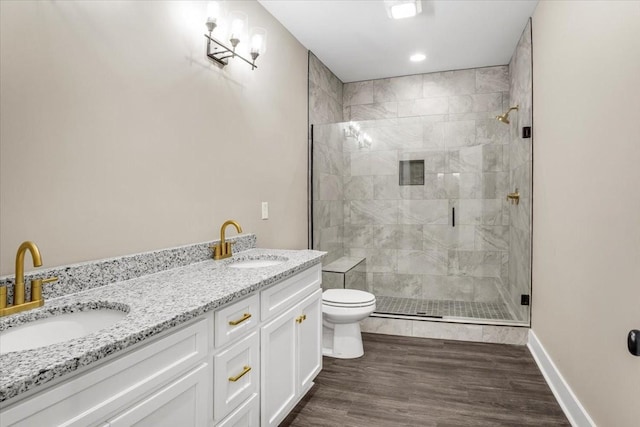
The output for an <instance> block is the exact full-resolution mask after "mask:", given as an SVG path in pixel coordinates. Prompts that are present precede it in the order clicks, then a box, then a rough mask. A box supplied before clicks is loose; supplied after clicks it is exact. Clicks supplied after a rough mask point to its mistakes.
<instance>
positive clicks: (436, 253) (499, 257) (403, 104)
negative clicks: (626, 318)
mask: <svg viewBox="0 0 640 427" xmlns="http://www.w3.org/2000/svg"><path fill="white" fill-rule="evenodd" d="M343 93H344V98H343V105H344V119H345V120H353V121H357V122H359V123H360V125H361V127H362V128H363V129H364V130H365V131H366V132H367V133H368V134H369V135H370V136H371V137H372V139H373V142H372V144H371V146H370V147H368V148H366V149H362V148H360V147H358V145H357V144H356V143H355V141H353V139H352V138H344V144H343V145H344V168H343V174H344V188H343V194H344V238H343V248H344V251H345V254H347V255H350V256H356V257H359V256H364V257H366V258H367V267H368V279H369V280H368V285H369V287H370V290H371V291H373V292H374V293H375V294H376V295H385V296H398V297H413V298H430V299H455V300H462V301H484V302H493V301H498V300H500V298H501V296H500V291H499V288H502V286H503V282H506V281H507V279H508V277H507V276H508V271H509V238H510V231H509V214H510V206H509V205H508V204H507V202H506V200H505V195H506V193H507V192H508V185H509V156H510V148H509V127H508V126H505V125H504V124H501V123H500V122H498V121H497V120H495V116H496V115H497V114H501V113H502V112H503V110H504V109H505V108H506V107H507V106H508V103H509V68H508V67H507V66H498V67H488V68H481V69H470V70H461V71H450V72H441V73H431V74H423V75H413V76H406V77H396V78H389V79H381V80H373V81H363V82H355V83H347V84H345V85H344V91H343ZM417 159H421V160H424V165H425V185H423V186H399V176H398V162H399V161H401V160H417ZM325 185H326V186H328V185H329V184H328V183H326V184H325ZM320 186H322V182H321V183H320ZM452 208H455V211H456V225H455V227H453V226H452V225H453V224H452V218H451V217H452Z"/></svg>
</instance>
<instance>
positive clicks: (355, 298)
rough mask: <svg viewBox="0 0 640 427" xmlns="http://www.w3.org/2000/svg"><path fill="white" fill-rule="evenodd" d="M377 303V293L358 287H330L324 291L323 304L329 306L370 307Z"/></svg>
mask: <svg viewBox="0 0 640 427" xmlns="http://www.w3.org/2000/svg"><path fill="white" fill-rule="evenodd" d="M375 303H376V297H375V295H373V294H371V293H369V292H365V291H359V290H357V289H328V290H326V291H324V292H323V293H322V304H323V305H326V306H329V307H368V306H371V305H374V304H375Z"/></svg>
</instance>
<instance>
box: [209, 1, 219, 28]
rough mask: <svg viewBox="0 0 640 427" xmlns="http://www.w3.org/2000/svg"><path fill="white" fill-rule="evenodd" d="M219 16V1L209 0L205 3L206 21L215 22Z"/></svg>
mask: <svg viewBox="0 0 640 427" xmlns="http://www.w3.org/2000/svg"><path fill="white" fill-rule="evenodd" d="M219 17H220V3H218V2H217V1H210V2H209V3H207V22H213V23H217V21H218V18H219Z"/></svg>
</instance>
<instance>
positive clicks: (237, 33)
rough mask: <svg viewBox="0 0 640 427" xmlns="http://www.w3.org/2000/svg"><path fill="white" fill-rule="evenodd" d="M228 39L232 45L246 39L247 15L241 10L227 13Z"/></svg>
mask: <svg viewBox="0 0 640 427" xmlns="http://www.w3.org/2000/svg"><path fill="white" fill-rule="evenodd" d="M228 21H229V41H230V42H231V44H232V45H234V46H235V45H236V44H238V43H240V42H243V41H246V40H247V27H248V25H247V21H248V18H247V15H246V14H245V13H243V12H239V11H233V12H230V13H229V18H228Z"/></svg>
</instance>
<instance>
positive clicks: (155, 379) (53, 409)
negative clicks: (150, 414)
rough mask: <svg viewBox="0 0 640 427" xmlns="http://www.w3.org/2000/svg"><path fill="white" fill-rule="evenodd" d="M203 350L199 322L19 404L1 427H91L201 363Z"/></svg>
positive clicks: (204, 327) (203, 324)
mask: <svg viewBox="0 0 640 427" xmlns="http://www.w3.org/2000/svg"><path fill="white" fill-rule="evenodd" d="M207 347H208V342H207V322H206V320H199V321H198V322H196V323H194V324H192V325H190V326H187V327H185V328H183V329H180V330H178V331H176V332H174V333H172V334H170V335H167V336H166V337H164V338H161V339H157V340H154V341H152V342H151V343H149V344H147V345H144V346H143V347H141V348H138V349H136V350H133V351H131V352H129V353H126V354H124V355H123V356H121V357H119V358H117V359H114V360H111V361H109V362H106V363H104V364H102V365H100V366H97V367H96V368H93V369H92V370H91V371H89V372H86V373H84V374H81V375H78V376H77V377H75V378H72V379H70V380H68V381H66V382H64V383H62V384H60V385H58V386H55V387H52V388H50V389H48V390H45V391H43V392H41V393H39V394H37V395H36V396H33V397H32V398H27V399H25V400H23V401H21V402H19V403H18V404H17V405H15V406H13V407H10V408H8V409H7V410H5V411H3V412H2V417H1V418H2V419H1V421H0V425H2V426H3V427H4V426H45V425H64V426H77V427H79V426H87V425H94V424H96V423H99V422H100V421H102V420H105V419H107V417H108V416H110V415H111V414H113V413H116V412H118V411H120V410H122V408H124V407H126V406H127V405H129V404H130V402H133V401H136V400H138V399H139V398H140V397H142V396H144V395H146V394H148V393H150V392H152V391H153V390H155V389H157V388H158V387H160V386H162V385H163V384H166V383H167V382H168V381H170V380H171V379H172V378H175V377H176V376H178V375H179V374H181V373H183V372H185V371H187V370H188V369H189V368H190V367H193V366H195V365H196V364H197V362H198V361H202V360H205V357H206V355H207Z"/></svg>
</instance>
